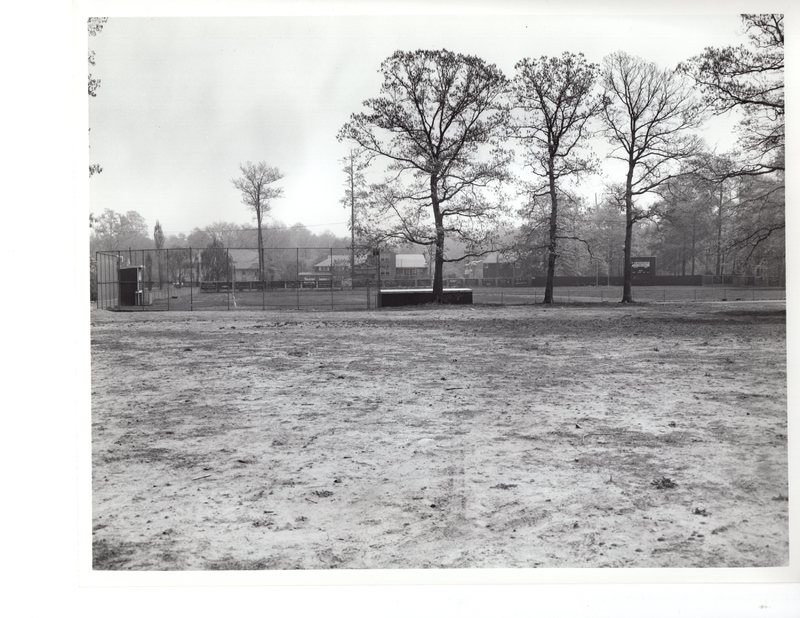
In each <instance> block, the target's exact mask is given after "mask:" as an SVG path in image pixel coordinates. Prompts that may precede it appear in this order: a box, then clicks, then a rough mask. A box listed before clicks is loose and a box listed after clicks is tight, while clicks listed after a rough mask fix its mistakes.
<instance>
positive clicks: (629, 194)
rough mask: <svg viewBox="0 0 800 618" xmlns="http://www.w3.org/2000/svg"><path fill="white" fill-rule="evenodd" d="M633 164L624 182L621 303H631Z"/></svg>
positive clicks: (629, 166) (630, 165)
mask: <svg viewBox="0 0 800 618" xmlns="http://www.w3.org/2000/svg"><path fill="white" fill-rule="evenodd" d="M633 224H634V220H633V163H632V162H631V163H629V164H628V176H627V178H626V180H625V249H624V255H623V262H622V301H621V302H623V303H632V302H633V290H632V286H631V274H632V273H631V241H632V240H633Z"/></svg>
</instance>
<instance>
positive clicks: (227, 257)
mask: <svg viewBox="0 0 800 618" xmlns="http://www.w3.org/2000/svg"><path fill="white" fill-rule="evenodd" d="M225 267H226V268H225V270H226V271H227V274H226V276H225V278H226V279H227V280H228V285H227V286H226V287H227V288H228V295H227V296H228V311H230V310H231V285H232V282H231V250H230V249H225Z"/></svg>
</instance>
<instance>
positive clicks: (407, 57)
mask: <svg viewBox="0 0 800 618" xmlns="http://www.w3.org/2000/svg"><path fill="white" fill-rule="evenodd" d="M381 72H382V73H383V76H384V79H383V84H382V86H381V91H380V96H378V97H376V98H372V99H367V100H366V101H364V103H363V106H364V108H365V109H366V111H364V112H361V113H358V114H354V115H353V116H352V117H351V119H350V122H348V123H347V124H346V125H345V126H344V127H343V128H342V130H341V131H340V133H339V138H340V139H349V140H352V141H354V142H355V143H356V144H357V145H358V146H359V147H361V148H362V149H363V150H364V151H365V152H367V153H369V154H371V155H374V156H377V157H381V158H383V159H384V160H386V161H387V163H388V164H387V167H386V169H387V172H388V173H389V176H388V178H387V179H386V181H385V182H384V183H383V184H382V186H381V187H380V189H379V190H376V193H375V196H374V197H375V199H374V201H373V205H374V208H373V212H372V222H373V223H377V224H380V225H381V227H382V229H383V230H384V235H385V237H387V238H398V239H402V240H404V241H407V242H412V243H416V244H421V245H434V246H435V247H436V256H435V270H434V285H433V287H434V296H435V297H437V298H438V297H439V296H437V294H438V295H441V289H442V264H443V262H444V260H445V255H444V239H445V235H447V234H451V235H455V236H457V237H460V238H462V239H464V240H468V241H470V242H471V241H483V240H485V238H483V237H481V238H476V237H475V235H476V233H477V236H479V237H480V236H484V235H485V227H484V226H483V224H485V223H486V222H487V221H488V220H489V219H491V217H492V216H493V214H494V209H493V207H492V205H491V204H490V203H489V202H488V201H487V199H486V195H485V193H484V190H485V189H487V188H489V187H491V186H492V184H493V183H495V182H496V181H498V180H500V179H502V178H503V177H504V176H505V166H506V163H507V161H508V155H507V153H505V152H504V151H502V150H501V149H500V148H499V144H498V142H497V139H498V138H499V137H500V135H501V132H502V131H501V130H502V128H503V127H504V126H505V122H506V116H507V110H506V109H505V108H504V107H503V106H502V105H501V97H502V95H503V94H504V92H505V87H506V78H505V76H504V75H503V74H502V72H501V71H500V70H499V69H498V68H497V67H495V66H494V65H492V64H487V63H486V62H484V61H483V60H481V59H480V58H477V57H475V56H466V55H462V54H455V53H452V52H449V51H446V50H441V51H423V50H420V51H414V52H403V51H398V52H395V53H394V54H392V55H391V56H390V57H389V58H387V59H386V60H385V61H384V62H383V63H382V64H381Z"/></svg>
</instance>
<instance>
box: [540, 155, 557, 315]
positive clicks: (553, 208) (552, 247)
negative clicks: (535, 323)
mask: <svg viewBox="0 0 800 618" xmlns="http://www.w3.org/2000/svg"><path fill="white" fill-rule="evenodd" d="M553 166H554V162H553V158H552V157H551V158H550V161H549V167H548V176H549V178H550V238H549V242H548V244H547V279H546V281H545V285H544V300H543V301H542V302H543V303H544V304H545V305H551V304H553V280H554V278H555V274H556V242H557V239H556V236H557V234H558V226H557V222H558V196H557V195H556V179H555V175H554V174H553Z"/></svg>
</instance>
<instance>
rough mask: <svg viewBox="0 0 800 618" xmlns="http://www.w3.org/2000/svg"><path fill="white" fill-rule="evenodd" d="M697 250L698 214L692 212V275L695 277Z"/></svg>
mask: <svg viewBox="0 0 800 618" xmlns="http://www.w3.org/2000/svg"><path fill="white" fill-rule="evenodd" d="M696 251H697V215H696V214H695V213H692V277H694V261H695V260H694V258H695V253H696Z"/></svg>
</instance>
